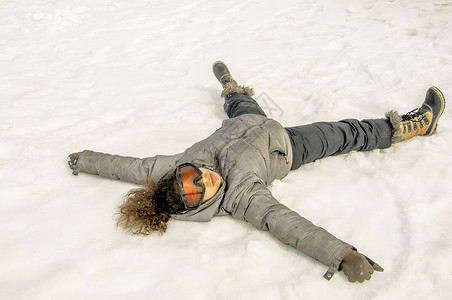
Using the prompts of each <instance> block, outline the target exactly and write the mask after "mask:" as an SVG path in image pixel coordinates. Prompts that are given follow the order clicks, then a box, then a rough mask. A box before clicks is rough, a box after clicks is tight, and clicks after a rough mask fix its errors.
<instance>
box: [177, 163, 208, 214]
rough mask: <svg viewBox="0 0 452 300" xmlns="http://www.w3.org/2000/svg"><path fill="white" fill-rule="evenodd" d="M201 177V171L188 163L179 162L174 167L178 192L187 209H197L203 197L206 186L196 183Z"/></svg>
mask: <svg viewBox="0 0 452 300" xmlns="http://www.w3.org/2000/svg"><path fill="white" fill-rule="evenodd" d="M201 177H202V171H201V170H200V169H199V168H198V167H196V166H194V165H192V164H190V163H185V164H181V165H179V166H177V168H176V179H177V185H178V187H179V194H180V197H181V198H182V202H184V205H185V208H186V209H187V210H194V209H197V208H198V207H199V206H200V205H201V203H202V200H203V199H204V194H205V192H206V187H205V186H203V185H201V184H200V183H198V181H199V179H201Z"/></svg>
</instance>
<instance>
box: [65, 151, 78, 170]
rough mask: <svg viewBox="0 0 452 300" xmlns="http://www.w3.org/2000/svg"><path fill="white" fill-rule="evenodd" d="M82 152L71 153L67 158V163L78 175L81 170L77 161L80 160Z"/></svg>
mask: <svg viewBox="0 0 452 300" xmlns="http://www.w3.org/2000/svg"><path fill="white" fill-rule="evenodd" d="M81 153H82V152H76V153H72V154H69V156H68V158H67V163H68V165H69V168H71V169H72V175H78V172H79V170H78V168H76V165H77V162H78V159H79V157H80V154H81Z"/></svg>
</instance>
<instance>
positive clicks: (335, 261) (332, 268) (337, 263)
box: [323, 246, 356, 280]
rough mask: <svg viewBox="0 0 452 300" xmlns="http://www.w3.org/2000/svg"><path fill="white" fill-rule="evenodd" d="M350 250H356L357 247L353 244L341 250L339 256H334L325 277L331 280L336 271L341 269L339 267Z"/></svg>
mask: <svg viewBox="0 0 452 300" xmlns="http://www.w3.org/2000/svg"><path fill="white" fill-rule="evenodd" d="M350 250H355V251H356V248H355V247H353V246H350V247H347V248H345V249H344V250H342V251H341V253H340V254H339V256H335V257H334V259H333V262H332V263H331V264H330V265H329V267H328V270H327V271H326V273H325V274H324V275H323V278H325V279H326V280H331V278H333V275H334V273H336V272H337V271H340V269H339V268H340V266H341V262H342V259H343V258H344V256H345V254H347V252H348V251H350Z"/></svg>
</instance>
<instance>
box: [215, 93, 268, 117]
mask: <svg viewBox="0 0 452 300" xmlns="http://www.w3.org/2000/svg"><path fill="white" fill-rule="evenodd" d="M224 101H225V102H224V111H225V112H226V113H227V114H228V117H229V118H234V117H237V116H240V115H244V114H256V115H262V116H265V117H266V115H265V113H264V111H263V110H262V108H261V107H260V106H259V104H257V102H256V100H254V99H253V98H251V97H250V96H248V95H243V94H237V93H234V94H232V95H229V97H226V99H225V100H224Z"/></svg>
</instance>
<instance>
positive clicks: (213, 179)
mask: <svg viewBox="0 0 452 300" xmlns="http://www.w3.org/2000/svg"><path fill="white" fill-rule="evenodd" d="M199 169H200V170H201V172H202V177H201V179H200V180H199V181H198V183H200V184H202V185H203V186H205V187H206V193H205V194H204V199H203V200H202V202H203V203H204V202H206V201H207V200H210V199H212V197H213V196H215V194H216V193H217V192H218V189H219V188H220V184H221V176H220V175H219V174H218V173H216V172H214V171H212V170H209V169H204V168H199Z"/></svg>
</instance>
